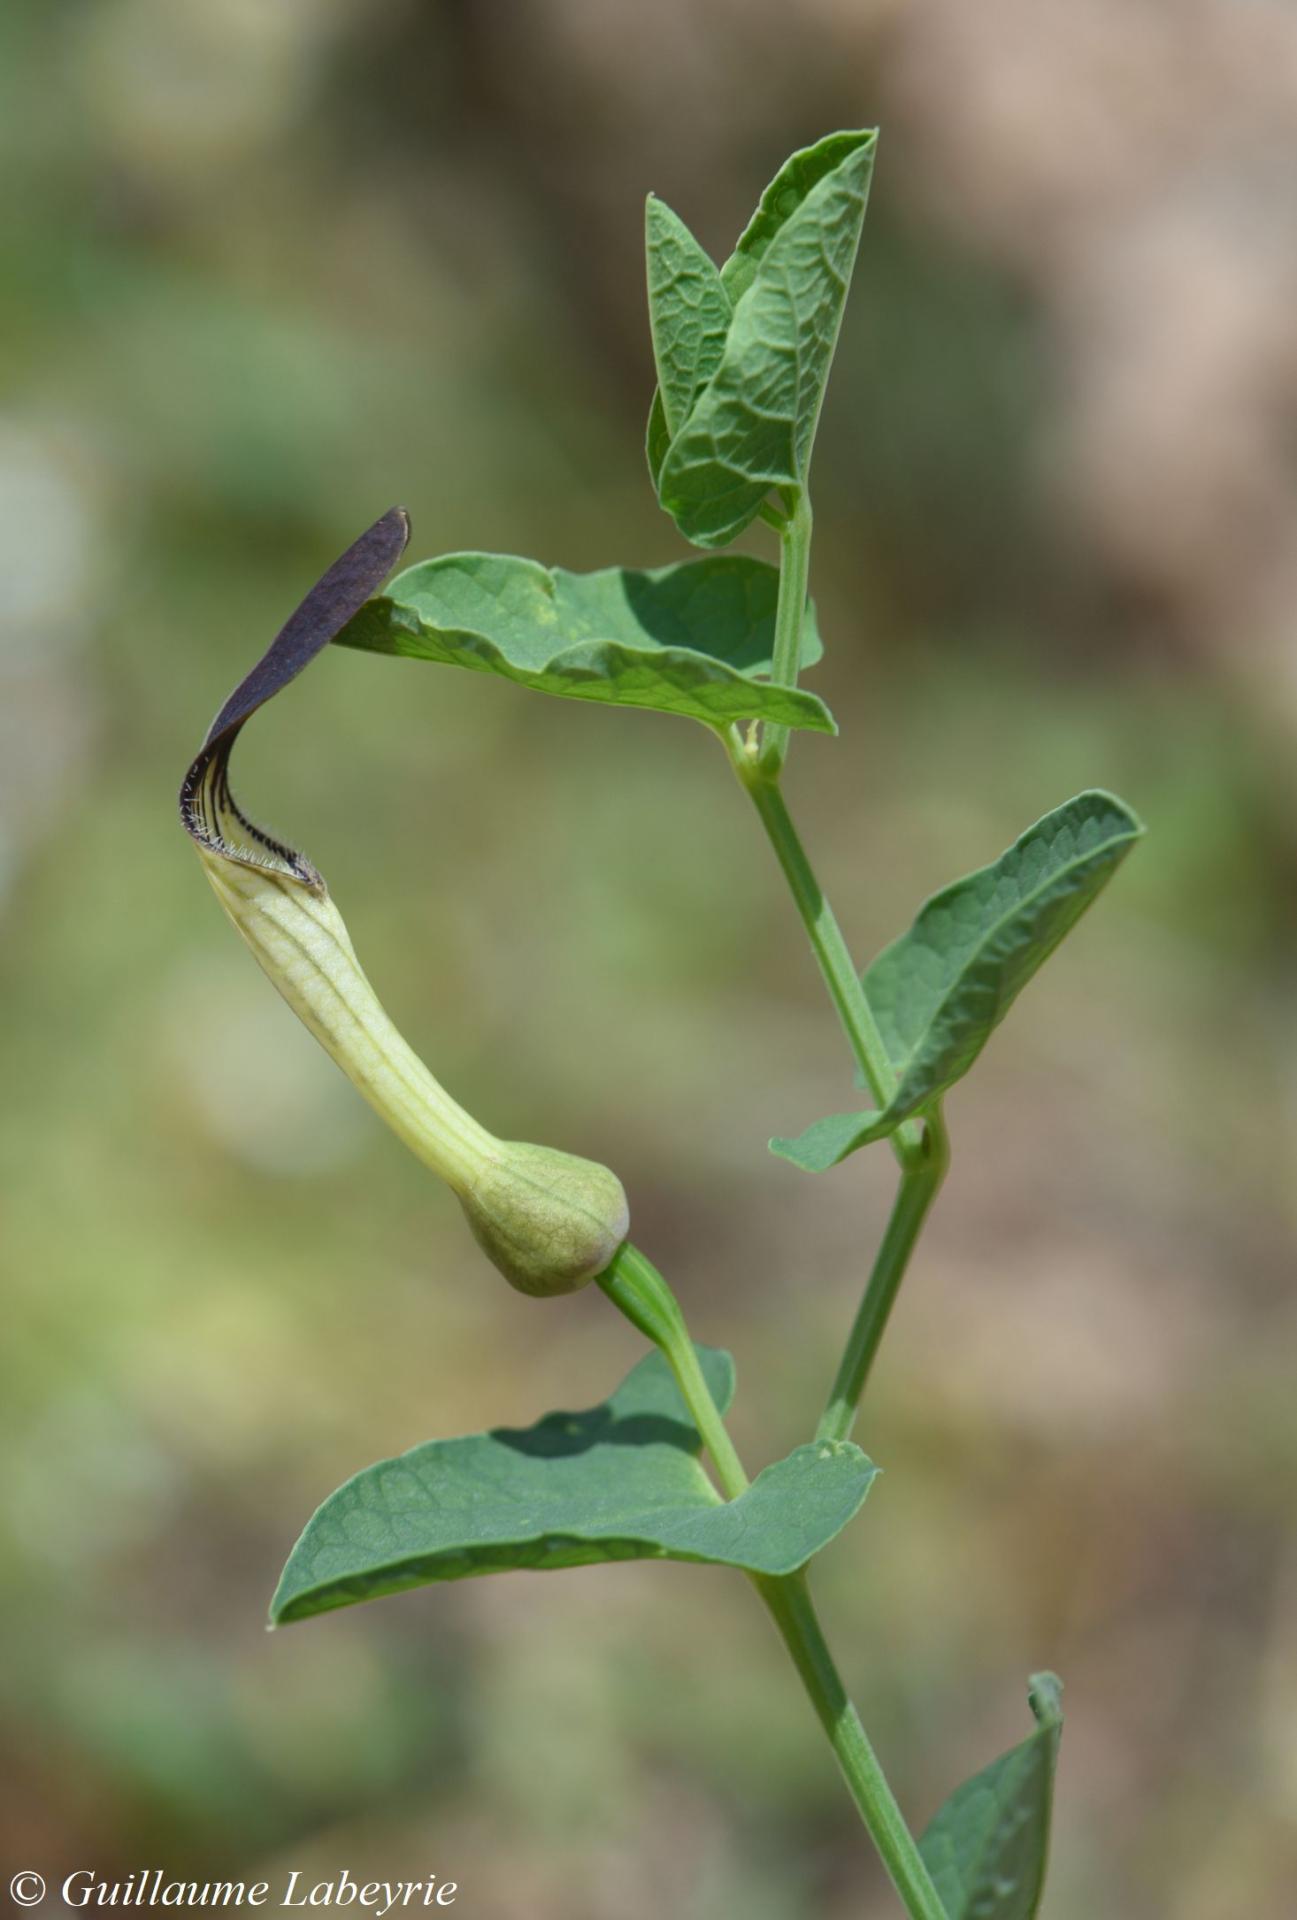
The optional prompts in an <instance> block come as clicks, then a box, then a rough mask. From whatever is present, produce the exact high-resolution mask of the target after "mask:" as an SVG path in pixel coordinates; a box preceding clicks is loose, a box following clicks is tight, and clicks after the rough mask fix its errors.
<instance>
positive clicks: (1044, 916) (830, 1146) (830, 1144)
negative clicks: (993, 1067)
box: [770, 790, 1144, 1173]
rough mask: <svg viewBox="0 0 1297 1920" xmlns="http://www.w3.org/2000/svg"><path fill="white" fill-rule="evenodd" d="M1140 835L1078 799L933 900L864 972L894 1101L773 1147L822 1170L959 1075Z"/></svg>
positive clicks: (1108, 810)
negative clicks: (891, 1076)
mask: <svg viewBox="0 0 1297 1920" xmlns="http://www.w3.org/2000/svg"><path fill="white" fill-rule="evenodd" d="M1143 831H1144V829H1143V826H1142V825H1141V824H1140V822H1139V820H1138V819H1137V818H1136V816H1135V815H1134V814H1133V813H1132V812H1131V810H1130V808H1129V807H1128V806H1127V805H1126V804H1125V802H1124V801H1122V800H1118V799H1117V798H1116V797H1115V796H1114V795H1113V794H1110V793H1102V792H1099V791H1097V790H1096V791H1091V792H1088V793H1082V794H1078V795H1077V797H1076V799H1075V800H1069V801H1068V802H1067V804H1066V805H1065V806H1062V807H1058V808H1056V809H1055V811H1054V812H1053V813H1047V814H1046V815H1045V817H1044V819H1043V820H1038V821H1037V822H1036V824H1035V826H1034V827H1029V828H1028V830H1027V832H1026V833H1024V834H1023V835H1022V837H1021V839H1019V840H1016V841H1015V842H1014V844H1013V845H1012V846H1011V847H1010V848H1009V850H1008V852H1007V853H1003V854H1001V856H1000V858H999V859H998V860H997V861H996V862H995V863H994V865H992V866H989V867H982V868H980V869H979V870H978V872H976V873H970V874H969V875H968V876H967V877H966V878H965V879H963V880H956V881H955V882H954V884H953V885H952V886H949V887H946V888H944V889H943V890H942V891H941V892H940V893H938V894H934V895H933V897H932V899H931V900H929V901H928V902H927V904H926V905H925V906H924V907H923V908H922V909H921V911H920V913H919V916H918V918H917V919H916V920H915V922H914V925H913V926H912V927H911V928H910V930H909V932H908V933H905V934H902V936H901V938H900V939H899V940H896V941H894V942H893V943H892V945H891V946H890V947H886V948H885V949H884V950H883V952H882V953H880V954H879V956H878V958H877V959H876V960H875V961H874V963H873V965H872V966H871V967H870V968H869V970H868V972H867V973H866V974H865V976H864V988H865V996H866V998H867V999H868V1001H869V1005H870V1007H871V1009H872V1010H873V1014H874V1018H875V1020H876V1021H877V1023H878V1028H879V1031H880V1032H881V1034H882V1036H883V1040H884V1043H885V1044H886V1047H887V1051H888V1055H889V1057H890V1059H891V1062H892V1065H893V1067H894V1068H895V1071H896V1088H895V1091H894V1092H893V1094H892V1096H891V1098H890V1099H889V1101H888V1103H887V1106H886V1107H885V1108H884V1109H883V1110H882V1111H881V1112H873V1113H838V1114H833V1115H831V1116H830V1117H829V1118H828V1119H826V1120H817V1121H816V1122H815V1123H814V1124H813V1125H812V1126H809V1127H808V1128H807V1129H806V1131H805V1132H804V1133H802V1134H799V1135H798V1137H797V1139H795V1140H772V1141H771V1142H770V1147H771V1151H772V1152H774V1153H777V1154H780V1155H782V1157H783V1158H784V1159H785V1160H791V1161H792V1162H793V1163H794V1164H795V1165H796V1166H799V1167H804V1168H805V1169H806V1170H807V1171H808V1172H811V1173H822V1172H823V1171H824V1170H825V1169H826V1168H827V1167H832V1166H836V1165H837V1163H838V1161H840V1160H843V1159H845V1158H846V1156H847V1155H848V1154H849V1153H854V1152H855V1150H856V1148H857V1147H863V1146H865V1145H867V1143H868V1142H869V1141H871V1140H879V1139H881V1138H882V1137H883V1136H884V1135H885V1134H888V1133H891V1132H893V1131H894V1129H895V1128H896V1127H898V1126H899V1125H900V1123H901V1121H902V1120H904V1119H906V1118H907V1117H908V1116H909V1115H910V1114H912V1113H916V1112H918V1110H919V1109H920V1108H921V1107H925V1106H927V1105H928V1104H929V1103H930V1102H931V1101H933V1100H935V1099H938V1098H939V1097H940V1096H941V1095H942V1094H943V1093H944V1092H945V1091H946V1089H947V1088H948V1087H951V1086H953V1085H954V1083H955V1082H956V1081H957V1080H959V1079H962V1077H963V1075H964V1074H966V1073H967V1072H968V1069H969V1068H970V1067H971V1066H972V1064H973V1062H974V1061H975V1060H976V1058H977V1056H978V1054H979V1053H980V1052H981V1051H982V1048H983V1047H984V1046H985V1045H986V1042H987V1041H988V1040H989V1039H990V1037H991V1034H992V1033H993V1032H994V1030H995V1028H996V1027H997V1026H998V1025H999V1023H1000V1021H1001V1020H1003V1018H1004V1016H1005V1014H1006V1013H1007V1012H1008V1011H1009V1008H1010V1007H1011V1006H1012V1005H1013V1002H1014V1001H1015V1000H1016V999H1017V997H1018V995H1019V994H1020V993H1021V991H1022V989H1023V988H1024V987H1025V986H1026V984H1027V982H1028V980H1030V978H1031V976H1032V975H1033V974H1034V973H1035V972H1036V970H1037V968H1038V967H1040V966H1042V965H1043V963H1044V962H1045V961H1046V960H1047V959H1048V958H1049V956H1050V954H1051V953H1052V952H1053V951H1054V948H1055V947H1056V946H1057V945H1058V944H1059V942H1060V940H1062V939H1063V937H1064V935H1065V934H1067V933H1068V932H1069V931H1070V930H1071V928H1072V927H1074V926H1075V925H1076V922H1077V921H1078V920H1079V919H1080V917H1081V915H1082V914H1083V913H1084V912H1085V910H1086V908H1087V907H1088V906H1089V905H1090V903H1091V901H1092V900H1093V899H1094V898H1095V896H1096V895H1097V894H1098V893H1099V892H1101V890H1102V889H1103V887H1105V886H1106V885H1107V883H1108V881H1109V880H1110V879H1111V878H1112V876H1113V874H1114V872H1115V871H1116V869H1117V867H1118V866H1119V865H1120V864H1121V862H1122V860H1124V859H1125V857H1126V855H1127V854H1128V853H1129V852H1130V849H1131V847H1132V846H1133V845H1134V844H1135V841H1136V840H1137V839H1138V838H1139V836H1140V835H1141V834H1142V833H1143Z"/></svg>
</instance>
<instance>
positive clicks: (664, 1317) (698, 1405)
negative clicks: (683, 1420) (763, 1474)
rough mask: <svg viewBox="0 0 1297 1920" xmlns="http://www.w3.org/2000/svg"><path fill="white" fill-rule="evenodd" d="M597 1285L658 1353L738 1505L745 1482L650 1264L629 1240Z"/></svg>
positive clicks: (675, 1305)
mask: <svg viewBox="0 0 1297 1920" xmlns="http://www.w3.org/2000/svg"><path fill="white" fill-rule="evenodd" d="M596 1284H597V1285H598V1286H600V1287H601V1288H602V1289H603V1291H604V1292H605V1293H606V1294H607V1296H608V1298H609V1299H610V1300H611V1301H612V1303H613V1305H614V1306H615V1307H616V1308H617V1310H618V1312H619V1313H623V1314H625V1316H626V1318H627V1319H628V1320H629V1321H630V1323H631V1325H632V1326H633V1327H638V1329H639V1331H640V1332H641V1333H642V1334H644V1335H645V1337H646V1338H647V1339H649V1340H651V1341H652V1342H653V1344H654V1346H655V1347H658V1348H660V1349H661V1351H662V1353H663V1355H664V1356H665V1358H666V1361H667V1364H668V1366H669V1367H670V1368H671V1371H672V1373H673V1374H674V1375H675V1379H676V1385H677V1386H678V1387H679V1389H680V1394H681V1397H682V1399H683V1400H684V1403H685V1405H686V1406H687V1407H688V1409H689V1412H690V1415H691V1416H692V1418H693V1423H694V1425H695V1426H696V1427H697V1429H698V1432H699V1433H700V1434H701V1436H702V1442H703V1445H704V1446H705V1447H706V1449H707V1451H708V1453H709V1454H710V1455H711V1457H712V1464H713V1466H714V1467H715V1469H716V1478H717V1479H718V1480H719V1481H720V1483H721V1491H722V1492H723V1493H724V1495H725V1498H726V1499H727V1500H737V1498H738V1496H739V1495H740V1494H741V1493H745V1492H746V1491H747V1487H748V1476H747V1474H746V1473H744V1471H743V1462H742V1461H741V1460H740V1459H739V1456H738V1454H737V1453H736V1452H735V1449H734V1442H733V1441H732V1440H731V1439H730V1436H729V1433H728V1431H727V1430H726V1426H725V1422H724V1421H723V1420H722V1418H721V1416H720V1413H719V1412H718V1411H717V1407H716V1402H715V1401H714V1400H713V1399H712V1396H711V1389H710V1388H709V1387H708V1385H707V1382H706V1380H705V1379H704V1378H703V1370H702V1368H701V1367H700V1366H699V1364H698V1355H697V1353H696V1351H695V1349H694V1343H693V1341H692V1340H691V1339H690V1338H689V1329H688V1327H687V1326H686V1325H685V1317H684V1314H683V1313H682V1312H681V1311H680V1303H679V1301H678V1300H677V1299H676V1297H675V1295H674V1294H673V1293H672V1291H671V1289H670V1287H669V1286H668V1285H667V1283H666V1281H665V1280H664V1279H663V1278H662V1275H661V1274H660V1273H659V1272H658V1270H657V1268H656V1267H655V1266H654V1265H653V1262H652V1261H651V1260H649V1259H648V1258H647V1257H646V1256H645V1255H644V1254H642V1253H641V1252H640V1250H639V1248H638V1247H633V1246H632V1245H631V1243H630V1241H629V1240H627V1241H625V1242H624V1243H623V1245H622V1246H620V1247H619V1248H618V1250H617V1252H616V1253H615V1254H614V1255H613V1259H612V1264H611V1265H610V1266H608V1267H606V1268H605V1269H604V1271H603V1272H602V1273H601V1274H600V1275H599V1278H598V1281H597V1282H596Z"/></svg>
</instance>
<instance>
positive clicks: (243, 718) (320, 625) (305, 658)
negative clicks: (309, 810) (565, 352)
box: [180, 507, 410, 893]
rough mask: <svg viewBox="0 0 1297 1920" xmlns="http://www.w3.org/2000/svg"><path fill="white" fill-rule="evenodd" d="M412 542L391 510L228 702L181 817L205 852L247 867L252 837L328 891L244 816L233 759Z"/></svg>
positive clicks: (259, 848) (400, 512) (184, 787)
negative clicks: (264, 712)
mask: <svg viewBox="0 0 1297 1920" xmlns="http://www.w3.org/2000/svg"><path fill="white" fill-rule="evenodd" d="M409 537H410V519H409V515H408V514H407V513H406V512H405V509H404V508H403V507H390V508H389V509H388V511H387V512H386V513H385V514H384V515H383V516H382V518H381V519H379V520H375V522H374V524H373V526H372V527H369V528H368V529H367V530H366V531H365V532H364V533H362V534H361V536H360V538H359V539H358V540H354V541H353V542H352V544H351V545H350V546H349V547H348V548H347V551H346V552H345V553H344V554H343V555H342V556H341V557H340V558H339V559H337V560H335V561H334V563H333V565H332V566H331V567H330V568H329V570H328V572H327V573H325V574H323V575H322V576H321V578H320V579H319V580H317V581H316V583H315V585H314V586H313V587H312V588H311V591H310V592H309V593H308V594H307V596H306V598H305V599H304V600H303V601H302V603H301V605H300V606H299V607H298V608H297V610H296V612H294V613H292V614H290V615H289V617H288V619H287V620H286V621H285V622H284V624H283V626H282V627H281V628H280V629H279V632H278V633H277V634H276V635H275V637H274V639H273V640H272V641H271V643H270V645H269V646H268V647H267V648H266V651H265V652H264V653H263V654H262V656H261V658H260V660H258V662H257V664H256V666H255V667H253V669H252V671H251V672H250V673H248V674H246V675H245V676H244V678H243V679H242V680H240V682H239V684H238V686H237V687H236V688H235V689H234V691H233V693H232V694H231V695H230V697H229V699H228V700H227V701H226V702H225V704H224V706H223V707H222V708H221V710H220V712H219V713H218V714H217V716H216V718H215V719H214V720H213V722H212V724H211V726H210V727H209V728H208V729H207V735H206V738H205V739H204V741H203V744H202V746H201V747H200V748H199V750H198V753H197V754H196V756H195V758H194V760H193V762H192V764H191V766H190V768H189V771H188V772H187V773H186V775H185V777H184V781H183V783H182V784H181V788H180V818H181V820H182V822H183V823H184V827H185V831H186V832H187V833H188V834H190V835H191V836H192V837H193V839H194V840H196V841H197V842H198V844H199V845H200V846H202V847H206V848H207V849H208V850H209V851H210V852H212V853H218V854H223V855H225V857H226V858H228V859H231V860H240V859H244V860H246V858H247V857H248V851H249V850H248V849H241V848H240V847H239V846H238V845H237V844H236V842H235V841H234V840H232V839H231V838H230V830H231V829H233V830H234V832H235V833H236V834H245V835H246V836H247V837H248V840H249V841H250V842H251V852H252V854H253V855H254V856H258V855H259V856H262V857H267V858H268V859H269V860H270V861H271V862H272V863H273V864H274V865H276V866H282V868H284V869H286V871H287V872H288V873H289V875H291V877H292V878H293V879H295V880H298V881H300V882H301V884H302V885H303V886H306V887H309V888H310V889H311V890H312V891H313V892H316V893H320V892H323V891H324V882H323V880H322V879H321V877H320V875H319V873H318V872H317V871H316V869H315V867H314V866H313V865H312V864H311V862H310V861H309V860H308V859H307V858H306V856H305V854H302V853H298V852H297V851H296V849H295V848H293V847H289V846H285V845H284V844H283V842H282V841H279V840H275V839H273V838H272V837H271V835H270V834H268V833H265V832H264V831H263V830H262V829H261V828H260V827H258V826H257V825H256V824H255V822H253V821H251V820H249V819H248V817H247V815H246V814H245V813H243V812H242V811H241V810H240V808H239V807H238V805H237V803H236V802H235V800H234V797H233V795H232V794H231V792H230V782H229V764H230V754H231V752H232V751H233V748H234V743H235V741H236V740H237V739H238V737H239V733H240V731H241V729H242V728H243V726H244V725H245V723H246V722H247V721H248V720H250V719H251V717H252V715H253V714H254V713H255V712H256V711H257V708H258V707H262V706H264V705H265V703H266V701H267V700H271V699H273V698H274V696H275V695H276V694H277V693H280V692H282V691H283V689H284V688H285V687H286V686H288V685H289V683H290V682H291V681H293V680H295V679H296V678H297V676H298V674H299V673H301V671H302V670H303V668H304V667H309V666H310V664H311V662H312V660H314V658H315V656H316V655H317V654H318V653H320V652H322V651H323V649H324V648H325V647H327V646H328V644H329V642H330V641H331V640H332V639H334V637H335V636H336V635H337V634H339V633H341V631H342V629H343V628H344V627H345V626H346V624H347V622H348V620H350V619H351V617H352V615H353V614H355V613H358V612H359V611H360V609H361V607H363V606H364V604H365V602H366V600H368V599H370V598H371V596H372V595H373V594H375V593H376V592H377V591H378V589H379V588H380V587H381V586H382V584H383V582H384V581H385V580H386V579H387V576H388V575H389V574H390V573H391V571H392V569H393V567H394V566H395V565H396V563H397V561H398V560H399V559H400V557H401V555H402V553H403V552H404V551H405V545H406V542H407V541H408V539H409Z"/></svg>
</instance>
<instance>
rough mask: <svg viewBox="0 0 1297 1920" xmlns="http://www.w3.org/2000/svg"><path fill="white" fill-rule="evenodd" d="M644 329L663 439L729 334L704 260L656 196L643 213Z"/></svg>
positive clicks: (682, 417) (714, 278)
mask: <svg viewBox="0 0 1297 1920" xmlns="http://www.w3.org/2000/svg"><path fill="white" fill-rule="evenodd" d="M644 239H645V252H646V255H647V262H648V298H649V325H650V327H651V329H652V333H653V358H654V361H655V363H656V365H657V376H658V392H659V393H660V394H661V396H662V411H663V417H664V419H665V422H666V428H667V432H668V434H672V433H678V432H679V430H680V428H681V427H682V426H683V425H684V423H685V421H686V420H687V419H688V418H689V415H690V413H691V412H692V411H693V405H694V401H695V400H696V399H697V398H698V395H699V393H700V392H701V391H702V389H703V387H705V386H706V384H707V382H708V381H709V380H710V379H711V377H712V375H713V374H714V373H715V371H716V369H717V367H718V366H719V365H720V363H721V356H722V354H723V353H724V351H725V336H726V334H727V333H728V332H729V329H730V317H731V313H732V308H731V306H730V297H729V295H728V294H727V293H726V291H725V289H724V287H723V286H722V285H721V276H720V274H719V273H718V272H717V270H716V266H715V263H714V262H713V260H712V259H711V257H710V255H708V254H707V253H705V252H704V251H703V249H702V248H701V247H700V246H699V244H698V242H697V241H696V240H695V239H694V237H693V235H692V234H691V233H690V231H689V229H688V227H687V226H686V225H685V223H684V221H683V220H682V219H681V218H680V216H679V215H678V214H675V213H673V212H672V211H671V209H670V207H668V206H667V205H666V204H665V202H664V201H662V200H659V199H658V198H657V196H656V194H652V193H651V194H650V195H649V197H648V202H647V204H646V206H645V210H644Z"/></svg>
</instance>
